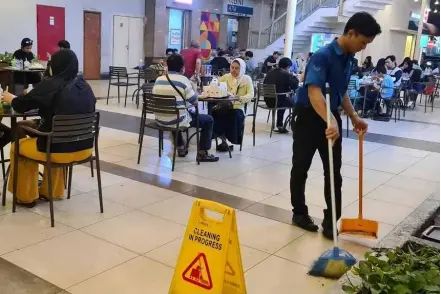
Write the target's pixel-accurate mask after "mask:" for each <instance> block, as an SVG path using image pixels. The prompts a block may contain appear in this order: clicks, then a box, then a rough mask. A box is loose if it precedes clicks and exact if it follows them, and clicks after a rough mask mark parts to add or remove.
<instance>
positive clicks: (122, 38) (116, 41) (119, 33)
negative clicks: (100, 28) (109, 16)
mask: <svg viewBox="0 0 441 294" xmlns="http://www.w3.org/2000/svg"><path fill="white" fill-rule="evenodd" d="M143 40H144V19H143V18H141V17H129V16H119V15H115V16H114V17H113V66H123V67H126V68H134V67H136V66H138V65H139V64H140V63H144V42H143Z"/></svg>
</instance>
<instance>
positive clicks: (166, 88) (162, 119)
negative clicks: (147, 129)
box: [153, 72, 198, 127]
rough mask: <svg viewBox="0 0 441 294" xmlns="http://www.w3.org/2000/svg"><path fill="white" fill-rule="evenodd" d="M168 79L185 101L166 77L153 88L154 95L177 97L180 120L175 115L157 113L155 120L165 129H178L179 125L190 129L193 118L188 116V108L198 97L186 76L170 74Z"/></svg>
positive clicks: (159, 79)
mask: <svg viewBox="0 0 441 294" xmlns="http://www.w3.org/2000/svg"><path fill="white" fill-rule="evenodd" d="M168 77H169V78H170V80H171V81H172V83H173V84H174V85H175V87H176V88H177V89H178V90H179V92H180V93H181V94H182V96H183V97H184V98H185V101H184V100H182V97H181V95H179V93H177V92H176V90H175V89H174V88H173V86H172V85H171V84H170V82H169V81H168V80H167V77H166V76H165V75H163V76H160V77H158V78H157V79H156V82H155V85H154V86H153V94H157V95H168V96H175V97H176V103H177V105H178V108H179V109H180V110H179V119H177V118H176V115H175V114H166V113H155V120H156V122H157V123H158V124H159V125H162V126H165V127H176V124H177V123H179V126H182V127H188V126H189V125H190V122H191V117H190V116H189V114H188V111H187V108H188V107H190V106H192V104H193V103H194V102H195V101H197V100H198V96H197V94H196V93H195V92H194V90H193V87H192V84H191V82H190V80H189V79H188V78H187V77H186V76H184V75H181V74H180V73H177V72H169V73H168Z"/></svg>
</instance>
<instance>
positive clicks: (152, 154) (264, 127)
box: [0, 81, 440, 294]
mask: <svg viewBox="0 0 441 294" xmlns="http://www.w3.org/2000/svg"><path fill="white" fill-rule="evenodd" d="M91 84H92V85H93V87H94V90H95V93H96V94H97V96H101V97H104V96H105V95H106V91H107V85H106V83H105V82H102V81H101V82H92V83H91ZM111 95H115V91H114V90H113V89H112V93H111ZM438 104H439V103H438V100H437V105H438ZM97 108H98V109H99V110H101V111H102V116H103V120H102V122H103V123H102V128H101V133H100V141H99V146H100V156H101V161H102V169H103V172H102V182H103V195H104V213H103V214H100V213H99V203H98V194H97V184H96V179H95V178H91V176H90V169H89V168H87V167H82V166H80V167H78V168H75V170H74V176H73V188H74V191H73V194H74V196H72V199H70V200H61V201H57V202H55V205H54V206H55V219H56V226H55V228H51V227H50V221H49V209H48V205H47V204H46V203H41V204H39V205H37V207H35V208H34V209H29V210H27V209H20V210H19V211H18V212H17V213H15V214H12V213H11V205H10V202H11V197H10V195H9V194H8V203H7V206H6V207H0V236H1V241H0V257H1V259H0V261H2V259H3V261H4V263H5V264H6V265H10V267H9V272H10V273H15V268H12V266H18V267H19V268H22V269H24V270H26V271H27V272H29V273H28V274H29V275H31V276H33V275H35V276H37V277H39V278H41V279H43V280H41V281H43V282H42V283H36V284H35V285H36V286H35V287H41V284H43V285H46V284H47V285H46V286H45V287H47V289H49V290H48V291H47V292H43V291H42V290H41V291H40V290H38V291H39V292H18V290H17V291H16V292H14V291H13V290H11V289H12V288H9V289H7V290H2V286H1V285H0V293H5V294H18V293H58V292H59V291H61V290H66V291H67V293H73V294H77V293H78V294H83V293H84V294H88V293H90V294H101V293H102V294H112V293H115V294H116V293H118V294H119V293H128V294H132V293H133V294H135V293H155V294H163V293H167V292H168V287H169V285H170V281H171V278H172V275H173V268H174V266H175V263H176V260H177V257H178V254H179V249H180V245H181V242H182V236H183V234H184V231H185V225H186V223H187V220H188V217H189V213H190V209H191V206H192V203H193V201H194V199H195V198H194V197H201V198H204V199H213V200H216V201H219V202H222V203H224V204H227V205H230V206H233V207H235V208H237V222H238V230H239V238H240V243H241V252H242V259H243V265H244V270H245V279H246V284H247V288H248V293H250V294H267V293H278V294H283V293H293V291H295V292H296V293H314V294H315V293H326V292H327V291H328V289H329V288H330V287H332V286H333V285H334V281H329V280H325V279H320V278H313V277H310V276H308V275H307V271H308V268H309V266H310V265H311V263H312V262H313V260H314V259H315V258H317V257H318V256H319V255H320V254H321V253H322V252H323V251H325V250H326V249H328V248H330V247H331V246H332V243H331V242H329V241H327V240H325V239H324V238H323V237H322V235H321V234H313V233H306V232H305V231H303V230H301V229H299V228H297V227H295V226H292V225H291V224H290V217H291V212H290V210H291V202H290V192H289V180H290V169H291V155H292V150H291V148H292V137H291V134H287V135H280V134H274V135H273V137H272V138H269V125H268V124H267V123H266V112H264V111H260V112H259V115H258V119H257V126H256V129H257V134H256V146H255V147H253V145H252V135H251V120H250V121H247V124H246V137H245V140H244V149H243V151H242V152H239V151H234V152H233V158H232V159H230V158H228V156H227V155H225V154H221V155H220V157H221V159H220V161H219V162H218V163H216V164H207V163H203V164H201V165H199V166H198V165H196V163H195V161H194V156H195V152H194V150H192V151H191V152H190V154H189V155H188V156H187V158H184V159H181V158H179V159H177V163H176V170H175V171H174V172H171V169H170V167H171V160H170V150H171V146H170V143H169V142H168V141H166V142H165V146H164V147H165V148H164V155H163V156H162V157H161V158H159V157H158V150H157V149H158V145H157V138H155V137H152V136H146V137H145V138H144V148H143V150H142V159H141V164H139V165H138V164H136V157H137V152H138V145H137V140H138V135H137V133H136V131H137V129H138V125H137V123H139V120H138V119H137V118H138V117H139V116H140V109H136V107H135V106H133V104H132V102H129V103H128V106H127V107H126V108H124V107H123V104H120V105H117V104H116V99H111V100H110V103H109V105H106V103H105V100H99V102H98V106H97ZM420 108H421V107H420ZM420 108H418V107H417V110H416V111H411V112H407V113H406V119H407V121H400V122H397V123H394V122H388V123H385V122H377V121H368V122H369V125H370V132H371V134H370V137H367V138H366V142H365V144H364V181H363V183H364V185H363V189H364V193H363V194H364V208H365V213H364V216H365V217H366V218H370V219H375V220H377V221H379V222H380V238H383V237H384V236H385V235H386V234H387V233H388V232H390V231H391V230H392V229H393V228H394V227H395V226H396V225H398V224H399V223H400V222H401V221H402V220H403V219H404V218H405V217H406V216H407V215H409V213H411V212H412V211H413V210H414V209H415V208H416V207H417V206H418V205H419V204H421V203H422V202H423V201H424V200H425V199H426V198H427V197H428V196H429V195H430V194H431V193H433V192H435V191H437V189H438V188H439V177H440V165H439V162H440V155H439V142H440V137H439V136H440V134H439V132H440V126H439V124H440V117H439V115H440V112H439V108H435V111H434V113H431V112H428V113H427V114H424V113H423V111H422V110H421V109H420ZM116 119H117V121H115V120H116ZM433 146H435V147H437V150H435V151H436V152H434V150H432V149H433ZM193 147H194V145H193ZM410 147H412V148H410ZM193 149H194V148H193ZM357 157H358V142H357V140H354V139H348V138H344V140H343V163H344V165H343V167H342V175H343V179H344V180H343V190H342V191H343V216H344V217H356V215H357V209H358V159H357ZM322 174H323V166H322V163H321V160H320V158H319V156H318V155H316V157H315V158H314V160H313V163H312V167H311V171H310V173H309V178H308V182H307V188H306V194H307V203H308V205H309V209H310V213H311V215H312V216H313V217H314V218H316V219H321V218H322V217H323V209H324V207H325V202H324V199H323V176H322ZM375 244H376V242H375V241H363V240H361V241H360V240H357V239H354V238H347V237H344V238H342V240H341V243H340V245H341V246H342V247H343V248H344V249H346V250H348V251H350V252H351V253H353V254H354V255H355V256H356V257H360V256H362V255H363V253H364V252H365V251H366V250H368V247H371V246H375ZM5 260H6V261H8V262H10V263H8V262H6V261H5ZM2 270H3V271H8V267H6V270H5V267H2V266H0V277H1V276H2V275H1V271H2ZM35 276H33V279H35ZM23 279H26V278H23ZM44 280H45V281H44ZM38 281H40V280H38ZM45 283H46V284H45ZM34 289H40V288H34ZM8 291H9V292H8ZM65 293H66V292H65Z"/></svg>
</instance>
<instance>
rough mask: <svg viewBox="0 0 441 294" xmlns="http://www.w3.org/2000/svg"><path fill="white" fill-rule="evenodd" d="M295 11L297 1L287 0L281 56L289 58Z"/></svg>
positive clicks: (292, 39)
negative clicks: (283, 46) (283, 45)
mask: <svg viewBox="0 0 441 294" xmlns="http://www.w3.org/2000/svg"><path fill="white" fill-rule="evenodd" d="M296 9H297V0H288V7H287V10H286V11H287V13H286V24H285V48H284V50H283V55H284V56H285V57H288V58H291V55H292V43H293V41H294V27H295V24H296Z"/></svg>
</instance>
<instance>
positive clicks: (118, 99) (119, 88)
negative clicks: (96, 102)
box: [118, 86, 121, 104]
mask: <svg viewBox="0 0 441 294" xmlns="http://www.w3.org/2000/svg"><path fill="white" fill-rule="evenodd" d="M120 93H121V91H120V86H118V104H119V101H120V96H121V94H120Z"/></svg>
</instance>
